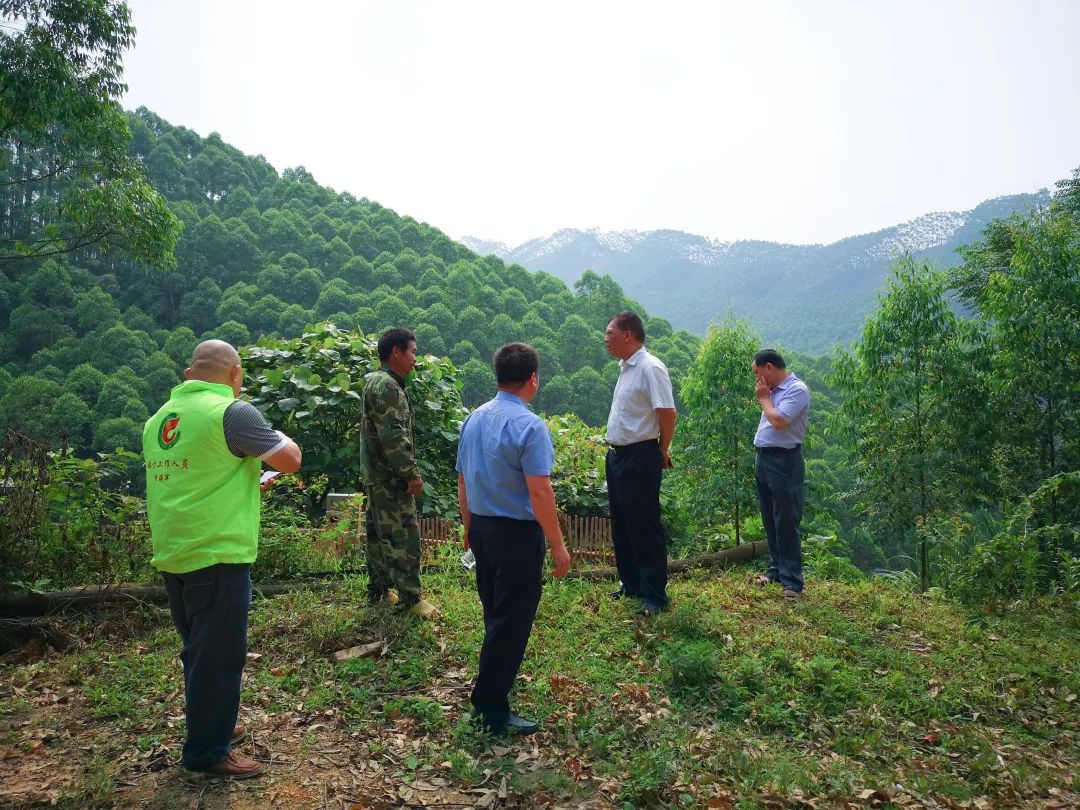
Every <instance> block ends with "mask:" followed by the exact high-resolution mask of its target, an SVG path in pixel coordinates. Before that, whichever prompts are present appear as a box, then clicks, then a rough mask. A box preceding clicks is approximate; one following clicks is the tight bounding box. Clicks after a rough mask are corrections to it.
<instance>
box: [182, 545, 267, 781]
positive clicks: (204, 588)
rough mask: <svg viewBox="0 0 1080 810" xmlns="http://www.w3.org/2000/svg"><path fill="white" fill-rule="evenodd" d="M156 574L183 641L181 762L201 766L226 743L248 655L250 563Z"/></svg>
mask: <svg viewBox="0 0 1080 810" xmlns="http://www.w3.org/2000/svg"><path fill="white" fill-rule="evenodd" d="M161 578H162V580H163V581H164V582H165V592H166V593H167V594H168V596H169V611H170V613H171V614H172V620H173V625H175V627H176V631H177V632H178V633H179V634H180V639H181V640H182V641H183V643H184V647H183V649H182V650H181V652H180V660H181V661H183V663H184V698H185V713H186V715H187V740H186V741H185V742H184V750H183V753H182V756H181V762H182V763H183V764H184V767H185V768H188V769H189V770H193V771H199V770H205V769H206V768H209V767H211V766H212V765H216V764H217V763H218V762H220V761H221V760H222V759H224V757H225V755H226V754H227V753H229V749H230V748H231V742H230V740H231V739H232V733H233V726H234V725H236V714H237V711H238V710H239V708H240V680H241V677H242V676H243V672H244V662H245V660H246V659H247V629H248V609H249V608H250V607H251V566H250V565H235V564H225V563H220V564H218V565H211V566H210V567H209V568H200V569H199V570H198V571H192V572H190V573H188V574H166V573H162V575H161Z"/></svg>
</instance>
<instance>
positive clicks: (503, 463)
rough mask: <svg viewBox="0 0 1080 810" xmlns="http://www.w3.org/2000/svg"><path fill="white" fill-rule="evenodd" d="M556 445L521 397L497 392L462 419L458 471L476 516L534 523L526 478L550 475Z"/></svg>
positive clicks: (470, 509)
mask: <svg viewBox="0 0 1080 810" xmlns="http://www.w3.org/2000/svg"><path fill="white" fill-rule="evenodd" d="M554 464H555V444H554V443H553V442H552V440H551V434H550V433H549V432H548V429H547V425H545V424H544V420H543V419H541V418H540V417H539V416H537V415H536V414H535V413H533V412H532V411H530V410H529V409H528V407H527V406H526V405H525V402H524V401H523V400H522V399H521V397H517V396H514V395H513V394H509V393H507V392H506V391H500V392H499V393H498V394H496V395H495V399H493V400H490V401H488V402H485V403H484V404H483V405H481V406H480V407H479V408H477V409H476V410H475V411H473V412H472V413H471V414H469V417H468V418H467V419H466V420H465V424H464V425H462V426H461V440H460V441H459V442H458V453H457V471H458V472H459V473H461V474H462V475H463V476H464V477H465V495H466V497H467V498H468V500H469V511H470V512H472V513H473V514H474V515H487V516H489V517H507V518H514V519H515V520H536V515H534V514H533V508H532V502H531V501H530V500H529V488H528V485H527V484H526V483H525V476H526V475H551V469H552V467H553V466H554Z"/></svg>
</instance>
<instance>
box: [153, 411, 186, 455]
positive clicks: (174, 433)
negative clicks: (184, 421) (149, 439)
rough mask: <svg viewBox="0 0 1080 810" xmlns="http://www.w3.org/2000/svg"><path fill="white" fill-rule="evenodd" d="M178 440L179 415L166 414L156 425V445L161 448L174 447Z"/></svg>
mask: <svg viewBox="0 0 1080 810" xmlns="http://www.w3.org/2000/svg"><path fill="white" fill-rule="evenodd" d="M178 441H180V415H179V414H177V413H170V414H167V415H166V416H165V418H164V419H162V420H161V424H160V425H159V426H158V434H157V443H158V447H160V448H161V449H162V450H168V449H170V448H172V447H175V446H176V443H177V442H178Z"/></svg>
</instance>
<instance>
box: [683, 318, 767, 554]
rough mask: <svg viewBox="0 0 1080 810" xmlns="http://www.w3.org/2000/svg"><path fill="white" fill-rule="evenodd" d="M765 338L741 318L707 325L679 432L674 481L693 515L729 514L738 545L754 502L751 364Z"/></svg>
mask: <svg viewBox="0 0 1080 810" xmlns="http://www.w3.org/2000/svg"><path fill="white" fill-rule="evenodd" d="M760 348H761V338H760V337H759V336H758V335H757V333H755V332H754V331H753V330H752V329H751V328H750V326H749V325H748V324H747V323H746V322H745V321H743V320H738V319H734V318H733V319H730V320H728V321H726V322H725V323H722V324H718V325H713V326H711V327H710V328H709V331H708V333H707V334H706V336H705V340H704V341H703V342H702V344H701V348H700V349H699V350H698V354H697V358H696V359H695V360H694V362H693V365H691V366H690V369H689V371H688V372H687V374H686V377H685V378H684V379H683V381H682V402H683V405H684V406H685V409H686V410H685V413H684V414H683V416H682V420H681V421H682V424H680V425H679V429H678V430H676V431H675V442H676V453H675V455H676V465H677V466H676V467H675V476H674V477H675V479H676V481H678V482H679V483H678V484H677V486H676V488H677V489H678V490H679V497H680V498H681V499H682V500H684V501H685V502H686V503H685V505H686V507H688V509H689V510H690V512H691V513H692V514H698V515H713V514H716V513H721V514H725V515H727V516H729V517H730V520H731V526H732V530H733V532H734V534H735V542H736V544H738V543H740V542H741V541H742V521H743V517H744V515H745V513H746V510H748V509H750V508H751V507H752V506H753V504H754V503H756V494H755V493H756V490H755V487H754V446H753V438H754V430H755V427H756V425H757V421H758V416H759V415H760V411H759V410H758V408H757V406H756V404H755V403H754V399H753V393H754V386H753V381H754V377H753V375H752V374H751V373H750V363H751V361H752V360H753V357H754V352H756V351H757V350H758V349H760Z"/></svg>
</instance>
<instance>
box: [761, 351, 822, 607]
mask: <svg viewBox="0 0 1080 810" xmlns="http://www.w3.org/2000/svg"><path fill="white" fill-rule="evenodd" d="M750 368H751V370H752V371H753V372H754V376H755V377H756V379H757V384H756V385H755V386H754V396H756V397H757V400H758V404H759V405H760V406H761V420H760V421H759V422H758V429H757V433H756V434H755V435H754V449H755V450H756V451H757V465H756V469H755V471H756V477H757V489H758V503H759V505H760V507H761V520H762V522H763V523H764V524H765V537H766V540H768V543H769V556H770V558H771V559H770V563H769V569H768V570H767V571H766V572H765V573H764V574H762V575H761V576H759V577H758V578H757V580H756V581H757V584H758V585H768V584H770V583H773V582H778V583H780V585H782V586H783V588H784V596H786V597H788V598H789V599H797V598H798V597H799V596H801V595H802V590H803V576H802V543H801V540H800V538H799V523H800V521H802V513H803V500H804V497H805V474H806V465H805V464H804V462H803V455H802V446H803V440H804V439H805V438H806V422H807V420H808V418H809V416H810V389H808V388H807V387H806V383H804V382H803V381H802V380H800V379H799V378H798V377H796V376H795V375H794V374H792V373H791V372H790V371H788V370H787V366H786V364H785V363H784V358H783V357H781V356H780V353H779V352H777V351H776V350H775V349H762V350H761V351H760V352H758V353H757V354H755V355H754V362H753V365H752V366H751V367H750Z"/></svg>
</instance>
